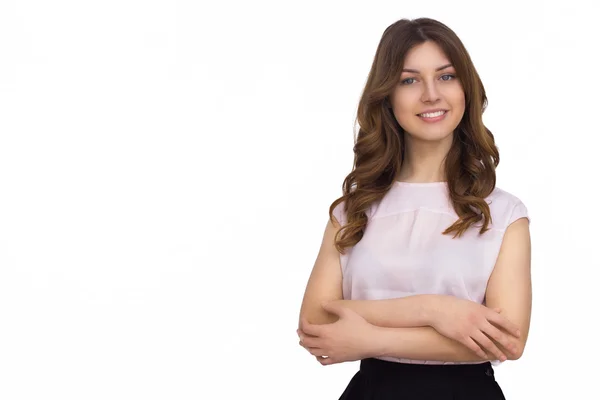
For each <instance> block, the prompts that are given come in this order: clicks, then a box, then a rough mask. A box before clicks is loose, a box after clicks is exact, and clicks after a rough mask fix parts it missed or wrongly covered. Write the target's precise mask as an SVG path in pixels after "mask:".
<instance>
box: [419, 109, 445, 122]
mask: <svg viewBox="0 0 600 400" xmlns="http://www.w3.org/2000/svg"><path fill="white" fill-rule="evenodd" d="M446 114H448V111H437V112H434V113H426V114H417V116H418V117H419V118H421V119H422V120H423V121H425V122H438V121H441V120H443V119H444V118H445V117H446Z"/></svg>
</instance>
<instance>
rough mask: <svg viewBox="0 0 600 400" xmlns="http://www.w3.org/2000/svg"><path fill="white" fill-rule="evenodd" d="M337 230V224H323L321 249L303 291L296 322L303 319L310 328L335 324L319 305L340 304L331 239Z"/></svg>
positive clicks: (337, 256) (337, 260) (338, 268)
mask: <svg viewBox="0 0 600 400" xmlns="http://www.w3.org/2000/svg"><path fill="white" fill-rule="evenodd" d="M339 229H340V226H339V224H338V223H337V222H336V223H335V224H334V223H332V222H331V221H328V222H327V226H326V227H325V233H324V234H323V240H322V241H321V247H320V249H319V253H318V255H317V259H316V261H315V264H314V266H313V269H312V272H311V274H310V277H309V278H308V283H307V285H306V290H305V291H304V298H303V300H302V306H301V307H300V318H302V317H304V318H306V319H307V320H308V322H310V323H312V324H327V323H331V322H335V321H337V320H338V317H337V316H335V315H333V314H330V313H328V312H327V311H325V310H324V309H323V307H321V304H322V303H324V302H329V301H333V300H341V299H342V297H343V296H342V268H341V265H340V253H339V252H338V251H337V249H336V248H335V235H336V233H337V232H338V230H339ZM298 325H299V324H298Z"/></svg>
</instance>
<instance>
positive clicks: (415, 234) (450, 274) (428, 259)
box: [334, 181, 529, 365]
mask: <svg viewBox="0 0 600 400" xmlns="http://www.w3.org/2000/svg"><path fill="white" fill-rule="evenodd" d="M486 201H487V203H488V204H489V206H490V211H491V216H492V222H491V224H490V225H489V227H490V228H491V229H490V230H489V231H487V232H486V233H484V234H483V235H482V236H479V229H477V227H480V226H481V223H479V224H476V225H475V227H473V226H472V227H471V228H469V230H467V232H465V234H463V236H462V237H461V238H456V239H452V235H442V232H443V231H444V230H445V229H446V228H447V227H449V226H450V225H452V224H453V223H454V222H455V221H456V220H457V218H458V216H457V214H456V213H455V212H454V209H453V208H452V205H451V203H450V200H449V196H448V186H447V183H446V182H432V183H408V182H399V181H395V182H394V184H393V186H392V188H391V189H390V190H389V191H388V192H387V193H386V195H385V196H384V198H383V199H382V200H381V201H379V202H378V203H376V204H373V205H372V206H371V207H370V209H369V211H368V213H367V216H368V218H369V220H368V223H367V227H366V230H365V234H364V236H363V238H362V239H361V240H360V242H358V243H357V244H356V245H355V246H354V247H352V248H349V249H347V250H346V254H343V255H340V263H341V267H342V275H343V296H344V299H350V300H375V299H389V298H400V297H405V296H411V295H416V294H446V295H452V296H456V297H459V298H463V299H468V300H472V301H475V302H477V303H480V304H483V301H484V297H485V290H486V286H487V282H488V279H489V277H490V274H491V273H492V270H493V268H494V264H495V262H496V259H497V257H498V253H499V250H500V245H501V243H502V238H503V235H504V232H505V231H506V228H507V227H508V226H509V225H510V224H511V223H512V222H514V221H516V220H517V219H519V218H522V217H526V218H528V219H529V216H528V212H527V208H526V207H525V205H524V204H523V203H522V202H521V200H519V199H518V198H517V197H516V196H514V195H512V194H510V193H508V192H506V191H504V190H502V189H499V188H496V189H495V190H494V191H493V192H492V194H491V195H490V196H488V197H487V199H486ZM342 207H343V203H341V204H339V205H338V206H337V207H336V208H335V209H334V216H335V217H336V218H337V219H338V221H340V222H341V223H342V224H345V222H346V218H345V215H344V213H343V212H342V210H343V208H342ZM382 359H383V360H388V361H395V362H404V363H421V364H459V362H443V361H422V360H410V359H399V358H392V357H382ZM472 363H478V362H472ZM493 363H494V364H495V365H497V364H498V363H499V361H497V360H496V361H495V362H493ZM465 364H469V362H465Z"/></svg>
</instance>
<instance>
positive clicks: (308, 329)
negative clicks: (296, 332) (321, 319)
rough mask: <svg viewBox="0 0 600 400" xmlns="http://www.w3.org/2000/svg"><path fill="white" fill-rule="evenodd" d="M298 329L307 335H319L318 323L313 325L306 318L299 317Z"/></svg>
mask: <svg viewBox="0 0 600 400" xmlns="http://www.w3.org/2000/svg"><path fill="white" fill-rule="evenodd" d="M300 330H301V331H302V332H304V333H306V334H308V335H312V336H320V335H319V333H320V325H313V324H311V323H310V322H308V320H307V319H306V318H302V319H300Z"/></svg>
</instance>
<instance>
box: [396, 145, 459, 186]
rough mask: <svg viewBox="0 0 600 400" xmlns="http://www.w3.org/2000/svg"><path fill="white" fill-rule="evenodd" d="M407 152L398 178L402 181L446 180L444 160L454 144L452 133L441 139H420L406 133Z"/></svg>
mask: <svg viewBox="0 0 600 400" xmlns="http://www.w3.org/2000/svg"><path fill="white" fill-rule="evenodd" d="M404 138H405V152H404V158H403V160H402V167H401V168H400V172H399V173H398V176H397V178H396V180H398V181H402V182H424V183H425V182H443V181H446V180H447V179H446V171H445V166H444V161H445V159H446V155H447V154H448V151H449V150H450V147H451V145H452V135H450V136H448V137H447V138H444V139H443V140H441V141H435V142H432V141H425V140H418V139H414V138H413V137H410V136H409V135H406V134H405V135H404Z"/></svg>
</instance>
